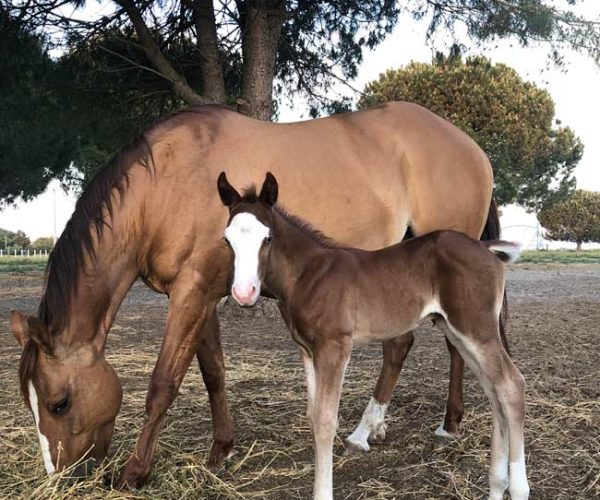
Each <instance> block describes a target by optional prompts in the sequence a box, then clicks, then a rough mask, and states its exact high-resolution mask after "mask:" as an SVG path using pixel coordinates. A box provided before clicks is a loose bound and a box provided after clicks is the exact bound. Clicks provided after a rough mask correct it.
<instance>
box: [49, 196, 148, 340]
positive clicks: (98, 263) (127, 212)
mask: <svg viewBox="0 0 600 500" xmlns="http://www.w3.org/2000/svg"><path fill="white" fill-rule="evenodd" d="M138 216H139V211H138V210H136V207H131V206H127V205H123V204H122V203H118V204H116V206H115V207H114V210H113V214H112V217H111V222H110V223H109V225H108V226H105V227H104V228H103V230H102V231H101V232H100V233H98V232H97V231H96V229H95V228H94V227H93V226H91V227H90V229H89V230H90V231H92V233H93V254H92V253H90V252H87V251H86V250H84V251H83V252H84V257H83V263H82V266H81V268H80V271H79V273H78V276H77V279H76V281H75V283H74V286H73V289H72V292H71V295H70V297H71V300H70V307H69V308H68V310H67V311H66V315H67V318H66V322H65V325H64V329H63V330H62V332H61V333H60V335H61V340H62V341H63V343H65V344H67V345H72V344H84V343H89V342H93V343H95V344H96V345H97V347H98V348H99V349H100V350H103V348H104V344H105V342H106V335H107V333H108V331H109V329H110V327H111V326H112V323H113V321H114V318H115V315H116V313H117V310H118V308H119V306H120V305H121V302H122V301H123V299H124V297H125V295H126V294H127V292H128V291H129V289H130V288H131V286H132V284H133V283H134V282H135V280H136V278H137V277H138V276H139V270H138V266H137V247H138V245H137V243H138V241H139V226H140V225H139V224H135V222H134V221H135V220H136V219H137V217H138ZM138 220H139V219H138ZM57 265H58V268H57V269H56V272H57V273H60V272H61V270H60V263H57Z"/></svg>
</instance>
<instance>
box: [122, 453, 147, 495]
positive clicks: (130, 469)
mask: <svg viewBox="0 0 600 500" xmlns="http://www.w3.org/2000/svg"><path fill="white" fill-rule="evenodd" d="M148 476H150V470H147V468H146V467H144V466H143V465H142V464H141V463H140V462H139V461H138V460H137V459H135V458H132V459H130V460H129V461H128V462H127V463H126V464H125V467H124V468H123V471H122V472H121V475H120V476H119V480H118V481H117V485H116V489H117V490H135V489H138V488H141V487H142V486H144V485H145V484H146V482H147V481H148Z"/></svg>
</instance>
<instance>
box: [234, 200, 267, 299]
mask: <svg viewBox="0 0 600 500" xmlns="http://www.w3.org/2000/svg"><path fill="white" fill-rule="evenodd" d="M267 236H269V228H268V227H267V226H265V225H264V224H263V223H262V222H260V221H259V220H258V219H257V218H256V217H255V216H254V215H252V214H250V213H247V212H243V213H240V214H237V215H236V216H235V217H234V218H233V219H231V222H230V223H229V226H227V229H225V238H227V241H229V244H230V245H231V248H232V249H233V252H234V254H235V259H234V277H233V285H232V288H233V287H239V288H240V289H242V290H244V289H249V288H251V287H252V286H254V287H256V291H257V295H258V293H259V292H260V278H259V277H258V253H259V251H260V248H261V246H262V244H263V241H264V240H265V238H266V237H267Z"/></svg>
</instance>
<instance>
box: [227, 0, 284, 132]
mask: <svg viewBox="0 0 600 500" xmlns="http://www.w3.org/2000/svg"><path fill="white" fill-rule="evenodd" d="M237 6H238V11H239V13H240V28H241V30H242V57H243V61H244V64H243V69H242V95H241V98H240V99H239V100H238V109H239V110H240V111H241V112H242V113H244V114H246V115H248V116H252V117H254V118H258V119H260V120H270V119H271V118H272V116H273V79H274V78H275V62H276V59H277V48H278V43H279V37H280V34H281V28H282V26H283V22H284V20H285V16H286V8H285V1H284V0H246V1H242V0H238V1H237Z"/></svg>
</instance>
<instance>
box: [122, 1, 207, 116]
mask: <svg viewBox="0 0 600 500" xmlns="http://www.w3.org/2000/svg"><path fill="white" fill-rule="evenodd" d="M116 1H117V3H118V4H119V5H121V7H123V9H125V11H126V12H127V15H128V16H129V18H130V19H131V22H132V23H133V27H134V28H135V31H136V33H137V35H138V37H139V38H140V42H141V44H142V47H143V49H144V52H145V53H146V55H147V56H148V59H150V61H152V64H154V66H155V67H156V69H157V70H158V71H159V72H160V73H161V75H162V76H163V78H165V79H167V80H168V81H169V82H171V85H173V90H174V91H175V93H176V94H177V95H178V96H179V97H181V99H183V100H184V101H185V102H187V103H188V104H191V105H195V104H205V103H206V102H207V101H206V99H205V98H204V97H202V96H200V95H199V94H197V93H196V92H195V91H194V89H192V88H191V87H190V85H189V84H188V82H187V80H186V79H185V76H183V75H181V74H179V73H178V72H177V71H176V70H175V68H173V66H172V65H171V63H170V62H169V60H168V59H167V58H166V57H165V56H164V54H163V53H162V52H161V50H160V48H159V47H158V44H157V43H156V41H155V40H154V38H153V36H152V33H150V30H149V29H148V26H146V23H145V22H144V19H143V17H142V14H141V12H140V11H139V9H138V8H137V7H136V6H135V4H134V2H133V1H132V0H116Z"/></svg>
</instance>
